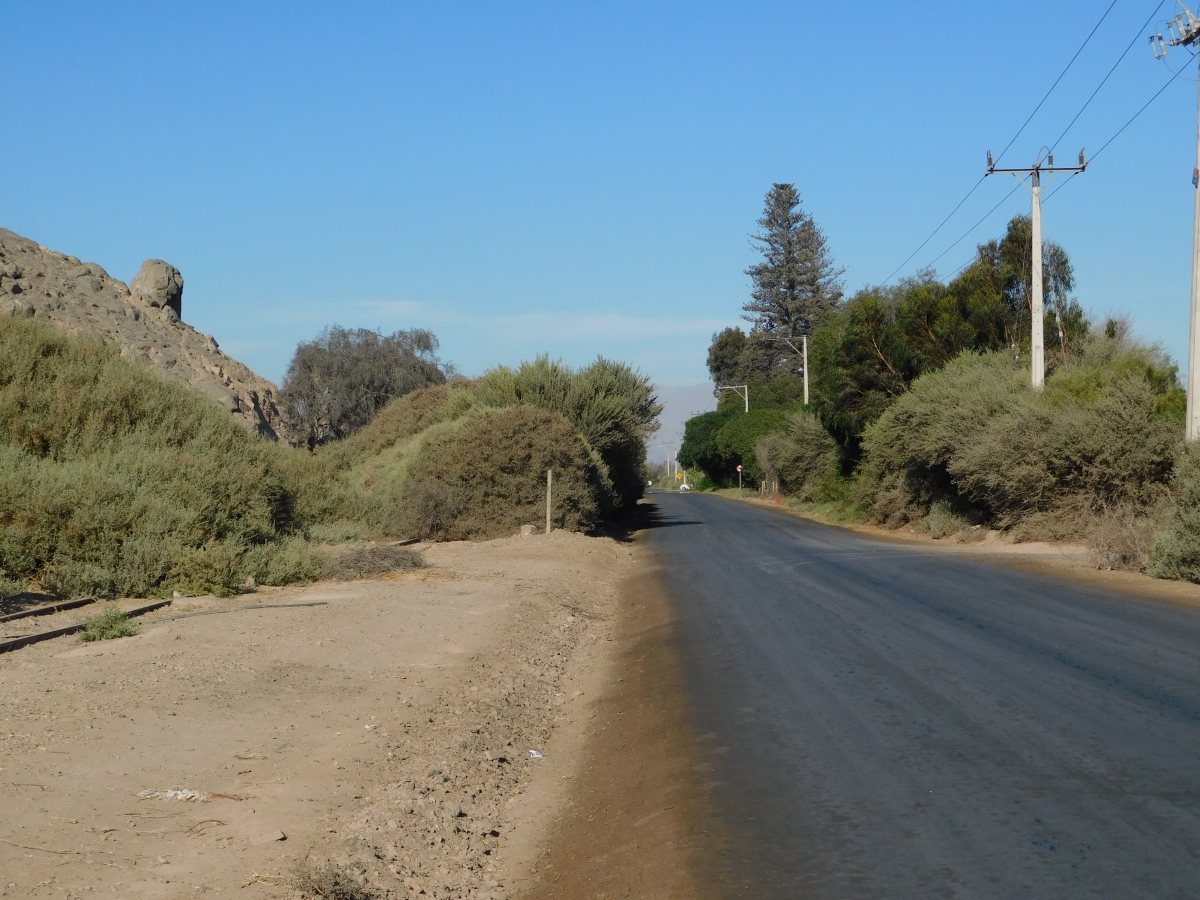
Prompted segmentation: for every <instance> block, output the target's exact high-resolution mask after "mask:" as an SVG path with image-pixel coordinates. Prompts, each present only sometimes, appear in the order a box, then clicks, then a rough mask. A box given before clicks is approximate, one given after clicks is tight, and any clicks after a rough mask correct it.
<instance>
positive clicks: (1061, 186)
mask: <svg viewBox="0 0 1200 900" xmlns="http://www.w3.org/2000/svg"><path fill="white" fill-rule="evenodd" d="M1160 5H1161V4H1160ZM1194 58H1195V57H1193V59H1194ZM1186 68H1187V66H1184V67H1183V68H1182V69H1180V70H1179V71H1178V72H1176V73H1175V74H1173V75H1172V76H1171V77H1170V78H1168V79H1167V83H1166V84H1164V85H1163V86H1162V87H1160V88H1159V89H1158V90H1157V91H1155V92H1154V96H1153V97H1151V98H1150V99H1149V100H1147V101H1146V102H1145V103H1144V104H1143V105H1142V108H1141V109H1139V110H1138V111H1137V112H1135V113H1134V114H1133V115H1132V116H1130V117H1129V121H1127V122H1126V123H1125V124H1124V125H1122V126H1121V127H1120V128H1118V129H1117V133H1116V134H1114V135H1113V136H1112V137H1110V138H1109V139H1108V140H1107V141H1105V142H1104V146H1102V147H1101V148H1100V149H1099V150H1097V151H1096V152H1095V153H1093V154H1092V158H1091V159H1089V160H1088V164H1089V165H1091V164H1092V163H1094V162H1095V161H1096V157H1097V156H1099V155H1100V154H1101V153H1103V152H1104V150H1105V148H1107V147H1108V145H1109V144H1111V143H1112V142H1113V141H1115V140H1116V139H1117V138H1118V137H1120V136H1121V132H1122V131H1124V130H1125V129H1126V128H1128V127H1129V126H1130V125H1132V124H1133V120H1134V119H1136V118H1137V117H1138V116H1140V115H1141V114H1142V113H1144V112H1145V111H1146V109H1147V107H1149V106H1150V104H1151V103H1153V102H1154V101H1155V100H1157V99H1158V95H1159V94H1161V93H1162V92H1163V91H1165V90H1166V89H1167V88H1169V87H1170V86H1171V84H1172V83H1173V82H1174V81H1175V79H1176V78H1178V77H1179V76H1180V75H1182V74H1183V71H1184V69H1186ZM1074 177H1075V176H1074V175H1072V176H1071V178H1074ZM1071 178H1068V179H1067V180H1066V181H1064V182H1063V183H1062V184H1060V185H1059V186H1058V187H1056V188H1055V189H1054V190H1052V191H1051V192H1050V193H1049V194H1048V195H1047V196H1046V199H1045V200H1043V201H1042V202H1043V203H1045V202H1046V201H1047V200H1049V199H1050V198H1051V197H1053V196H1054V195H1055V194H1057V193H1058V192H1059V191H1061V190H1062V189H1063V188H1064V187H1066V186H1067V185H1068V184H1070V183H1071Z"/></svg>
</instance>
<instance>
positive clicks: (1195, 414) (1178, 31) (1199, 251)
mask: <svg viewBox="0 0 1200 900" xmlns="http://www.w3.org/2000/svg"><path fill="white" fill-rule="evenodd" d="M1180 6H1183V4H1182V3H1181V4H1180ZM1167 31H1168V32H1169V33H1170V35H1171V37H1170V39H1166V38H1164V37H1163V36H1162V32H1155V33H1154V34H1152V35H1151V36H1150V46H1151V48H1152V49H1153V50H1154V56H1155V58H1156V59H1166V56H1167V48H1168V47H1180V46H1183V47H1190V46H1193V45H1195V44H1196V43H1197V42H1200V19H1197V18H1196V14H1195V13H1193V12H1192V11H1191V10H1190V9H1188V8H1187V7H1186V6H1184V7H1183V12H1182V13H1180V14H1179V15H1177V16H1176V17H1175V18H1173V19H1171V20H1170V21H1169V22H1167ZM1196 91H1197V96H1196V105H1197V115H1196V168H1194V169H1193V170H1192V194H1193V200H1192V310H1191V323H1190V326H1189V328H1190V334H1189V336H1188V382H1187V413H1186V414H1185V416H1184V432H1183V436H1184V440H1186V441H1194V440H1196V439H1197V438H1200V408H1198V406H1200V82H1198V83H1197V89H1196Z"/></svg>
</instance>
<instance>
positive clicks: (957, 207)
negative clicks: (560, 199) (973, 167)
mask: <svg viewBox="0 0 1200 900" xmlns="http://www.w3.org/2000/svg"><path fill="white" fill-rule="evenodd" d="M986 177H987V176H986V175H983V176H980V178H979V180H978V181H977V182H975V184H974V185H973V186H972V187H971V189H970V190H969V191H967V196H965V197H963V198H962V199H961V200H959V201H958V206H956V207H954V209H952V210H950V215H948V216H946V218H944V219H942V222H941V225H938V227H937V228H935V229H933V231H932V232H930V235H929V237H927V238H925V240H923V241H921V246H920V247H918V248H917V249H916V250H914V251H913V252H912V253H910V254H908V259H906V260H904V262H902V263H900V265H898V266H896V268H894V269H892V271H891V274H890V275H888V277H887V278H885V279H883V283H884V284H887V283H888V282H889V281H891V280H892V275H895V274H896V273H897V272H899V271H900V270H901V269H903V268H904V267H905V266H907V265H908V263H909V261H910V260H911V259H912V258H913V257H914V256H916V255H917V254H918V253H920V252H921V251H922V250H924V249H925V245H926V244H928V243H929V242H930V241H932V240H933V239H934V238H935V237H936V236H937V233H938V232H939V231H941V230H942V225H945V224H946V223H947V222H949V221H950V219H951V218H952V217H953V216H954V214H955V213H956V212H958V211H959V210H960V209H962V205H963V204H964V203H966V202H967V201H968V200H970V199H971V195H972V194H973V193H975V189H976V188H977V187H979V186H980V185H981V184H983V179H984V178H986Z"/></svg>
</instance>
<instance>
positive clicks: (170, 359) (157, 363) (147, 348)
mask: <svg viewBox="0 0 1200 900" xmlns="http://www.w3.org/2000/svg"><path fill="white" fill-rule="evenodd" d="M131 287H132V290H131ZM182 312H183V276H182V275H181V274H180V273H179V270H178V269H176V268H175V267H174V266H172V265H170V264H169V263H166V262H164V261H163V260H156V259H152V260H147V261H146V262H145V263H143V265H142V268H141V270H140V271H139V272H138V275H137V277H135V278H134V280H133V282H131V284H130V285H126V284H125V283H124V282H122V281H118V280H116V279H115V278H111V277H110V276H109V274H108V273H107V272H106V271H104V269H103V267H101V266H100V265H99V264H97V263H84V262H81V261H80V260H79V259H78V258H76V257H74V256H67V255H66V254H63V253H59V252H57V251H55V250H49V249H47V248H46V247H43V246H41V245H40V244H37V243H35V242H34V241H31V240H29V239H28V238H24V237H21V236H20V235H19V234H15V233H14V232H12V231H9V230H7V229H3V228H0V315H12V316H42V317H45V318H47V319H49V320H50V321H52V322H54V323H55V324H56V325H58V326H60V327H62V328H65V329H66V330H67V331H70V332H72V333H74V334H81V335H91V336H93V337H98V338H100V339H101V340H102V341H105V342H106V343H111V344H115V345H116V346H117V347H119V348H120V352H121V355H122V356H124V357H128V358H130V359H133V360H137V361H140V362H143V363H145V364H146V365H148V366H150V367H151V368H152V369H154V370H155V371H157V372H158V373H159V374H161V375H163V376H165V377H167V378H173V379H176V380H178V381H182V382H184V383H186V384H188V385H190V386H192V387H193V388H195V389H196V390H198V391H200V392H201V393H203V394H205V395H206V396H208V397H210V398H211V399H213V400H214V401H216V402H217V403H218V404H220V405H221V406H222V407H223V408H224V409H226V410H228V411H229V413H230V414H231V415H232V416H234V418H236V419H237V420H238V421H239V422H240V423H241V424H243V425H244V426H245V427H246V428H248V429H250V430H251V431H253V432H255V433H256V434H261V435H263V436H265V437H269V438H272V439H278V438H280V437H281V436H282V434H283V427H284V421H283V416H282V414H281V413H280V411H279V409H278V407H277V406H276V405H275V397H276V395H277V393H278V388H276V387H275V385H273V384H272V383H271V382H269V381H267V380H266V379H265V378H261V377H259V376H258V375H256V374H255V373H254V372H252V371H251V370H250V369H249V368H247V367H246V366H244V365H242V364H241V363H240V362H238V361H237V360H236V359H233V358H232V357H230V356H228V355H226V354H225V353H223V352H222V351H221V350H220V348H219V347H218V346H217V342H216V340H215V339H214V338H213V337H212V336H211V335H207V334H201V333H200V332H199V331H197V330H196V329H194V328H192V326H190V325H188V324H186V323H185V322H183V320H182V318H181V316H182Z"/></svg>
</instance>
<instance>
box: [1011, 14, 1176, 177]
mask: <svg viewBox="0 0 1200 900" xmlns="http://www.w3.org/2000/svg"><path fill="white" fill-rule="evenodd" d="M1116 5H1117V0H1113V2H1112V3H1111V4H1109V7H1108V9H1106V10H1105V11H1104V15H1102V16H1101V17H1100V21H1099V22H1097V23H1096V27H1095V28H1093V29H1092V30H1091V31H1090V32H1088V36H1087V37H1086V38H1084V39H1083V43H1082V44H1080V45H1079V49H1078V50H1076V51H1075V55H1074V56H1072V57H1071V62H1069V63H1067V68H1066V69H1063V70H1062V72H1061V73H1060V74H1059V76H1058V78H1056V79H1054V84H1052V85H1050V90H1048V91H1046V96H1045V97H1043V98H1042V99H1041V102H1040V103H1038V105H1037V106H1035V107H1034V109H1033V112H1031V113H1030V114H1029V118H1028V119H1026V120H1025V125H1028V124H1029V123H1030V122H1032V121H1033V117H1034V116H1036V115H1037V111H1038V110H1039V109H1041V108H1042V103H1045V102H1046V101H1047V100H1048V99H1049V98H1050V95H1051V94H1052V93H1053V92H1054V89H1055V88H1056V87H1058V83H1059V82H1060V81H1062V80H1063V75H1066V74H1067V69H1070V68H1071V66H1072V64H1073V63H1074V62H1075V60H1076V59H1078V58H1079V54H1080V53H1082V52H1083V48H1084V47H1086V46H1087V45H1088V41H1090V40H1091V39H1092V35H1093V34H1095V33H1096V29H1098V28H1099V27H1100V26H1101V25H1102V24H1104V20H1105V19H1107V18H1108V14H1109V13H1110V12H1112V11H1113V7H1114V6H1116ZM1158 5H1159V6H1162V0H1159V4H1158ZM1154 11H1155V12H1158V10H1157V9H1155V10H1154ZM1152 18H1153V17H1152ZM1025 125H1022V126H1021V127H1020V128H1018V129H1017V133H1016V134H1014V135H1013V139H1012V140H1011V141H1009V142H1008V144H1007V145H1005V147H1004V149H1003V150H1001V151H1000V155H999V156H997V157H996V162H1000V159H1001V157H1003V156H1004V154H1005V153H1007V152H1008V148H1009V147H1011V146H1012V145H1013V143H1014V142H1015V141H1016V139H1017V138H1019V137H1020V136H1021V132H1022V131H1024V130H1025Z"/></svg>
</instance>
